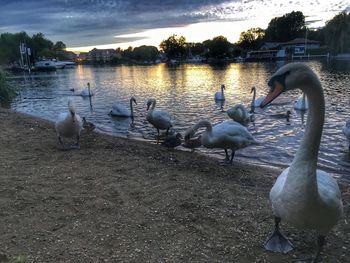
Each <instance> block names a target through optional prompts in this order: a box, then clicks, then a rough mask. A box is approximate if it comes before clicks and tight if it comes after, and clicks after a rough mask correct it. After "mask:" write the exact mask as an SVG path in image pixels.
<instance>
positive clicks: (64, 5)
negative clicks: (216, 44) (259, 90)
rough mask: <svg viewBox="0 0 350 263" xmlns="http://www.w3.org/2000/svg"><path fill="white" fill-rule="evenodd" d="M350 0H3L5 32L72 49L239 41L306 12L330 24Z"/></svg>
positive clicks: (0, 18) (311, 21)
mask: <svg viewBox="0 0 350 263" xmlns="http://www.w3.org/2000/svg"><path fill="white" fill-rule="evenodd" d="M343 10H346V11H348V12H350V0H233V1H232V0H231V1H226V0H145V1H140V0H0V33H4V32H11V33H15V32H20V31H26V32H27V33H28V34H29V35H32V34H35V33H38V32H42V33H44V34H45V36H46V37H47V38H48V39H50V40H52V41H53V42H56V41H63V42H64V43H65V44H66V45H67V47H68V50H72V51H75V52H79V51H89V50H91V49H93V48H94V47H96V48H117V47H120V48H123V49H125V48H127V47H128V46H133V47H137V46H141V45H154V46H157V47H159V44H160V42H161V41H162V40H164V39H167V38H168V37H169V36H171V35H172V34H177V35H182V36H185V38H186V40H187V41H188V42H203V41H204V40H207V39H212V38H214V37H216V36H219V35H223V36H225V37H227V39H228V40H229V41H230V42H232V43H234V42H236V41H237V40H238V39H239V35H240V33H241V32H242V31H245V30H247V29H249V28H251V27H261V28H264V29H265V28H266V27H267V26H268V23H269V21H270V20H271V19H272V18H274V17H278V16H282V15H284V14H286V13H289V12H291V11H302V12H303V14H304V15H305V17H306V21H307V25H308V26H309V27H311V28H317V27H321V26H324V25H325V22H326V21H327V20H330V19H331V18H332V17H334V16H335V15H336V14H338V13H339V12H341V11H343Z"/></svg>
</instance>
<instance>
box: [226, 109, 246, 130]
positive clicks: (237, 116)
mask: <svg viewBox="0 0 350 263" xmlns="http://www.w3.org/2000/svg"><path fill="white" fill-rule="evenodd" d="M227 115H228V116H229V117H230V118H231V119H232V120H234V121H236V122H239V123H240V124H242V125H244V126H247V125H248V124H249V122H250V121H251V115H250V114H249V113H248V111H247V109H246V108H245V107H244V106H243V105H242V104H237V105H235V106H233V107H231V108H229V109H228V110H227Z"/></svg>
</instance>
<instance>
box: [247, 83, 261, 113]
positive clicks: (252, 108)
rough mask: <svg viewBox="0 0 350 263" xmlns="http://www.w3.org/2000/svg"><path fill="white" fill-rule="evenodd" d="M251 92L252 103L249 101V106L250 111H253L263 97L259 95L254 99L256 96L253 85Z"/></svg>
mask: <svg viewBox="0 0 350 263" xmlns="http://www.w3.org/2000/svg"><path fill="white" fill-rule="evenodd" d="M252 92H253V98H252V103H251V105H250V107H251V112H254V109H255V108H256V107H259V106H260V104H261V102H262V101H263V100H264V98H265V97H259V98H257V99H255V97H256V88H255V87H252V89H251V91H250V93H252Z"/></svg>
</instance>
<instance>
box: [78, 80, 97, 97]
mask: <svg viewBox="0 0 350 263" xmlns="http://www.w3.org/2000/svg"><path fill="white" fill-rule="evenodd" d="M93 95H94V93H93V92H92V90H91V88H90V82H88V83H87V88H85V89H83V90H82V91H81V93H80V96H82V97H91V96H93Z"/></svg>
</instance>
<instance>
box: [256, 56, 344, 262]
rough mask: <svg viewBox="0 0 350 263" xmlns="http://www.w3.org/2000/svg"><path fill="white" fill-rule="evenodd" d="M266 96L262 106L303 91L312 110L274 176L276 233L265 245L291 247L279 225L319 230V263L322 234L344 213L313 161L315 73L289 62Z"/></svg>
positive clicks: (317, 113)
mask: <svg viewBox="0 0 350 263" xmlns="http://www.w3.org/2000/svg"><path fill="white" fill-rule="evenodd" d="M268 84H269V86H270V87H271V89H270V92H269V93H268V95H267V96H266V98H265V99H264V101H263V102H262V104H261V107H264V106H266V105H268V104H269V103H271V102H272V101H273V100H274V99H275V98H277V97H278V96H279V95H280V94H281V93H283V92H285V91H289V90H293V89H301V90H302V91H303V92H304V93H305V94H306V96H307V98H308V100H309V103H310V107H309V115H308V119H307V123H306V129H305V133H304V136H303V138H302V141H301V143H300V146H299V149H298V151H297V153H296V154H295V156H294V159H293V161H292V163H291V165H290V167H288V168H287V169H285V170H284V171H283V172H282V173H281V175H280V176H279V177H278V178H277V181H276V182H275V184H274V186H273V187H272V189H271V192H270V200H271V203H272V210H273V213H274V215H275V231H274V232H273V234H272V235H271V236H270V237H269V238H268V240H267V241H266V243H265V248H266V249H267V250H270V251H275V252H282V253H287V252H288V251H290V250H291V249H293V246H292V244H291V243H290V242H289V241H288V240H287V239H286V238H285V237H284V236H283V235H282V234H281V232H280V231H279V223H280V221H281V220H282V221H286V222H288V223H289V224H291V225H293V226H295V227H297V228H306V229H314V230H316V231H317V232H318V242H317V243H318V248H317V252H316V256H315V259H314V260H315V261H318V260H319V257H320V253H321V251H322V248H323V244H324V240H325V235H326V234H327V233H328V232H329V231H330V230H331V229H332V228H333V226H335V224H336V223H337V222H338V221H339V219H340V218H341V216H342V214H343V203H342V199H341V194H340V190H339V187H338V184H337V182H336V180H335V179H334V178H333V177H331V176H330V175H329V174H327V173H326V172H324V171H321V170H318V169H317V159H318V152H319V146H320V140H321V134H322V129H323V123H324V114H325V102H324V96H323V90H322V86H321V83H320V81H319V79H318V77H317V75H316V74H315V73H314V72H313V71H312V70H311V69H310V68H309V67H308V66H306V65H305V64H302V63H290V64H287V65H285V66H283V67H282V68H280V69H279V70H278V71H277V72H276V73H275V74H274V75H273V76H272V78H271V79H270V81H269V83H268Z"/></svg>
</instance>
